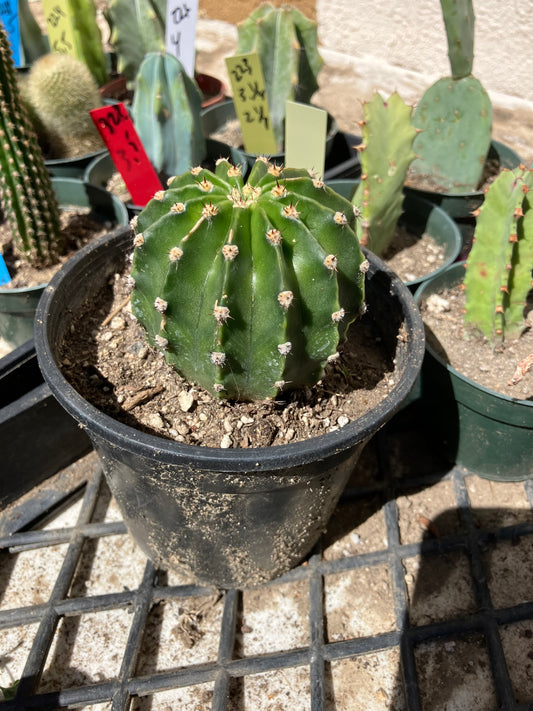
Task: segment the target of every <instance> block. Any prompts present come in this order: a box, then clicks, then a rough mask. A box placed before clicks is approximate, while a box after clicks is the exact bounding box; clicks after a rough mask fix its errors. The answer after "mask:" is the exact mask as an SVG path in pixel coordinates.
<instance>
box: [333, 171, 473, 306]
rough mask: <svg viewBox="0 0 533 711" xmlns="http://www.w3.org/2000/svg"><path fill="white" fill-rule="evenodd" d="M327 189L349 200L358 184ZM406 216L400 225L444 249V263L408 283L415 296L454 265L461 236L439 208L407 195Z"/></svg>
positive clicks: (345, 182) (352, 182) (338, 183)
mask: <svg viewBox="0 0 533 711" xmlns="http://www.w3.org/2000/svg"><path fill="white" fill-rule="evenodd" d="M326 183H327V185H329V187H331V188H332V189H333V190H335V191H336V192H338V193H339V195H342V196H343V197H345V198H346V199H347V200H351V199H352V198H353V196H354V193H355V190H356V188H357V185H358V184H359V181H358V180H327V181H326ZM403 210H404V211H403V214H402V216H401V218H400V221H399V222H400V223H402V222H403V223H404V224H405V225H407V227H408V228H409V229H410V230H412V232H413V233H414V234H418V233H419V234H422V233H423V232H428V233H429V234H430V235H431V236H432V237H433V239H434V240H435V242H436V243H437V244H438V245H439V246H442V247H443V248H444V262H443V264H442V265H441V266H440V267H439V268H438V269H435V270H434V271H433V272H431V273H430V274H428V275H426V276H423V277H418V278H417V279H411V280H409V281H406V282H405V284H406V286H408V287H409V289H410V290H411V291H412V292H413V293H414V292H415V291H416V290H417V289H418V287H419V286H420V285H421V284H422V283H423V282H424V281H426V279H429V278H431V277H433V276H435V275H437V274H440V272H441V271H443V270H444V269H446V268H447V267H448V266H449V265H450V264H452V263H453V262H454V261H455V260H456V259H457V257H458V256H459V253H460V251H461V247H462V238H461V232H460V230H459V228H458V226H457V225H456V223H455V222H454V220H452V218H451V217H450V216H449V215H447V214H446V212H444V210H441V208H440V207H438V205H434V204H433V203H431V202H428V201H427V200H424V199H423V198H421V197H419V196H417V195H413V194H406V195H405V198H404V203H403Z"/></svg>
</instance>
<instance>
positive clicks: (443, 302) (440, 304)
mask: <svg viewBox="0 0 533 711" xmlns="http://www.w3.org/2000/svg"><path fill="white" fill-rule="evenodd" d="M426 307H427V310H428V311H429V312H430V313H432V314H442V313H444V312H445V311H449V310H450V302H449V301H448V300H447V299H443V298H442V296H439V295H438V294H431V295H430V296H428V298H427V299H426Z"/></svg>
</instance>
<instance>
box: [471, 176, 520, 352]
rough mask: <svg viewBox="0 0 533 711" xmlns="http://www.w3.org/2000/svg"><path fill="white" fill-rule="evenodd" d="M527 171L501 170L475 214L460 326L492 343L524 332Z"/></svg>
mask: <svg viewBox="0 0 533 711" xmlns="http://www.w3.org/2000/svg"><path fill="white" fill-rule="evenodd" d="M532 188H533V170H529V169H527V168H524V166H520V167H519V168H517V169H516V170H514V171H510V170H505V171H503V172H502V173H500V175H499V176H498V177H497V179H496V180H495V181H494V183H493V184H492V185H491V186H490V188H489V190H488V191H487V193H486V195H485V200H484V202H483V205H482V207H481V208H480V209H479V213H478V217H477V223H476V229H475V233H474V244H473V247H472V250H471V252H470V254H469V256H468V265H467V269H466V274H465V280H464V285H465V300H466V303H465V309H466V312H465V322H466V323H470V324H472V325H474V326H476V327H477V328H479V330H480V331H481V332H482V333H483V334H484V335H485V336H486V337H487V338H488V339H489V340H490V341H491V342H492V343H497V342H498V341H503V339H504V338H505V337H509V338H514V337H516V336H518V335H519V334H520V332H521V331H522V330H523V328H524V324H525V320H524V307H525V304H526V298H527V294H528V292H529V290H530V289H531V288H532V287H533V278H532V267H533V209H532V195H533V193H532V192H531V190H532Z"/></svg>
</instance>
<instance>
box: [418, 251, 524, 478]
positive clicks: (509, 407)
mask: <svg viewBox="0 0 533 711" xmlns="http://www.w3.org/2000/svg"><path fill="white" fill-rule="evenodd" d="M464 271H465V269H464V262H458V263H456V264H453V265H452V266H451V267H449V268H448V269H446V270H445V271H444V272H442V273H441V274H439V275H437V276H436V277H434V278H433V279H431V280H429V281H427V282H425V283H424V284H422V286H421V287H420V288H419V289H418V290H417V291H416V293H415V299H416V301H417V303H418V304H421V303H422V301H424V300H425V299H427V297H428V296H429V295H430V294H435V293H439V291H442V290H444V289H446V288H449V287H453V286H456V285H458V284H461V283H462V282H463V278H464ZM420 393H421V398H422V405H423V406H424V409H425V413H426V417H427V418H428V420H427V421H428V422H430V423H431V426H432V429H434V430H435V431H436V432H437V433H438V434H439V439H440V438H442V442H443V446H444V448H445V454H446V455H447V457H448V459H449V461H451V462H455V463H456V464H459V465H461V466H463V467H466V468H467V469H469V470H471V471H472V472H474V473H475V474H478V475H479V476H481V477H483V478H485V479H494V480H497V481H521V480H524V479H530V478H531V477H533V456H532V455H533V401H531V400H519V399H517V398H513V397H509V396H507V395H503V394H500V393H497V392H494V391H492V390H489V389H487V388H485V387H483V386H482V385H478V384H477V383H476V382H474V381H473V380H470V379H469V378H467V377H465V376H464V375H462V374H461V373H459V372H458V371H457V370H455V368H452V367H451V366H450V364H449V363H447V362H446V361H445V360H444V358H442V357H441V356H440V355H439V354H438V353H437V352H436V351H435V349H434V348H433V347H432V346H431V345H430V344H429V343H427V344H426V355H425V357H424V363H423V366H422V371H421V375H420Z"/></svg>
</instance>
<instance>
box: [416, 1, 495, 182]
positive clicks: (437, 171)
mask: <svg viewBox="0 0 533 711" xmlns="http://www.w3.org/2000/svg"><path fill="white" fill-rule="evenodd" d="M441 7H442V12H443V17H444V21H445V25H446V33H447V39H448V56H449V58H450V64H451V70H452V76H451V77H444V78H442V79H439V80H438V81H437V82H435V84H433V85H432V86H430V87H429V89H428V90H427V91H426V92H425V94H424V96H423V97H422V99H421V100H420V103H419V105H418V106H417V108H416V111H415V113H414V116H413V124H414V126H415V127H416V128H418V129H419V130H420V133H419V135H418V136H417V138H416V139H415V143H414V150H415V153H416V154H417V158H416V160H414V161H413V164H412V171H413V173H414V174H418V175H423V176H424V175H431V176H433V177H434V179H435V181H436V183H437V185H438V186H440V187H441V188H442V189H444V190H446V191H448V192H452V193H462V192H471V191H473V190H476V189H477V188H478V186H479V184H480V182H481V178H482V175H483V167H484V165H485V160H486V157H487V153H488V151H489V148H490V141H491V131H492V106H491V102H490V99H489V96H488V94H487V92H486V91H485V90H484V88H483V86H482V85H481V83H480V82H479V80H478V79H476V78H475V77H473V76H472V75H471V71H472V63H473V44H474V11H473V6H472V0H441Z"/></svg>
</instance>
